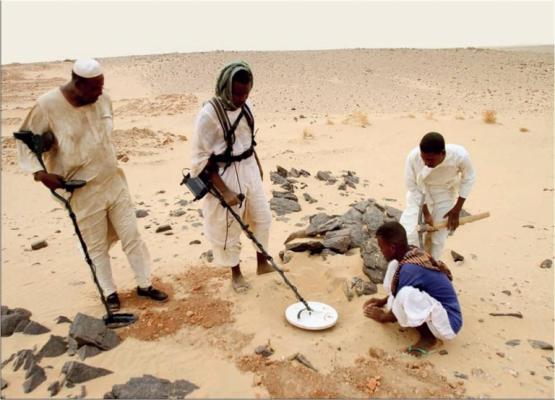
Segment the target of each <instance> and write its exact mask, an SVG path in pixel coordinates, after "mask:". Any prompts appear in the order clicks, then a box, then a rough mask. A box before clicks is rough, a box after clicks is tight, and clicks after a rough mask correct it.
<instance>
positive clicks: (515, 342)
mask: <svg viewBox="0 0 555 400" xmlns="http://www.w3.org/2000/svg"><path fill="white" fill-rule="evenodd" d="M505 344H506V345H507V346H512V347H515V346H519V345H520V339H512V340H508V341H506V342H505Z"/></svg>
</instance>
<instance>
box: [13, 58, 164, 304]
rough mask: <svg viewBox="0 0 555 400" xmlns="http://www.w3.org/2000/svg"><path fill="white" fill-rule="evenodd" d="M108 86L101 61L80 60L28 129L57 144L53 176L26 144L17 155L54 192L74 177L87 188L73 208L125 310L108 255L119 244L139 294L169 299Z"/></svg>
mask: <svg viewBox="0 0 555 400" xmlns="http://www.w3.org/2000/svg"><path fill="white" fill-rule="evenodd" d="M103 86H104V75H103V73H102V68H101V66H100V64H99V63H98V61H96V60H94V59H80V60H77V61H76V62H75V63H74V65H73V70H72V76H71V81H69V82H68V83H66V84H65V85H63V86H61V87H59V88H56V89H53V90H51V91H49V92H47V93H46V94H44V95H42V96H41V97H39V99H38V100H37V102H36V104H35V105H34V106H33V108H32V109H31V111H30V112H29V114H28V115H27V118H26V119H25V121H24V122H23V125H22V126H21V129H20V130H22V131H31V132H33V133H35V134H39V135H43V137H46V138H49V139H50V142H51V143H50V144H49V149H48V151H46V152H45V153H44V154H43V158H44V162H45V164H46V167H47V170H48V172H46V171H44V170H43V168H42V166H41V164H40V163H39V161H38V159H37V157H36V155H35V154H34V153H33V152H31V150H30V149H29V148H28V147H27V146H25V145H24V144H23V143H21V142H20V141H17V150H18V159H19V164H20V166H21V168H22V169H23V170H24V171H26V172H30V173H32V174H33V175H34V178H35V181H40V182H42V183H43V184H44V185H45V186H46V187H48V188H49V189H52V190H56V189H60V188H63V187H64V182H65V181H68V180H72V179H80V180H85V181H86V182H87V184H86V185H85V186H84V187H82V188H80V189H77V190H76V191H75V192H74V194H73V196H72V198H71V206H72V209H73V211H74V212H75V214H76V217H77V223H78V225H79V228H80V230H81V233H82V235H83V239H84V241H85V243H86V245H87V248H88V251H89V254H90V257H91V259H92V261H93V264H94V266H95V268H96V275H97V278H98V281H99V284H100V287H101V288H102V290H103V293H104V295H105V296H106V300H107V303H108V307H109V308H110V309H111V311H117V310H118V309H119V308H120V301H119V298H118V294H117V292H116V286H115V284H114V281H113V278H112V270H111V266H110V256H109V254H108V250H109V248H110V247H111V245H112V244H114V243H115V242H116V241H117V239H120V240H121V243H122V248H123V251H124V252H125V254H126V256H127V259H128V261H129V263H130V264H131V267H132V269H133V272H134V273H135V278H136V281H137V294H138V295H139V296H144V297H147V298H150V299H152V300H156V301H165V300H167V297H168V296H167V295H166V294H165V293H163V292H162V291H160V290H158V289H155V288H153V287H152V284H151V279H150V270H151V264H152V263H151V259H150V255H149V252H148V249H147V247H146V245H145V243H144V241H143V240H142V238H141V236H140V234H139V230H138V228H137V220H136V217H135V212H134V206H133V203H132V201H131V196H130V194H129V189H128V187H127V181H126V179H125V175H124V173H123V171H122V170H121V169H120V168H119V167H118V165H117V159H116V151H115V149H114V146H113V144H112V141H111V135H112V117H113V112H112V102H111V100H110V98H109V97H108V96H107V95H106V94H103Z"/></svg>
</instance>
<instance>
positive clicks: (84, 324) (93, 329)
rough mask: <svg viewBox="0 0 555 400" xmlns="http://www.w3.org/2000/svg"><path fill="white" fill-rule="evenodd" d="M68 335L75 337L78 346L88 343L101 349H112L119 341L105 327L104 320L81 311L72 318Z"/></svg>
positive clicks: (116, 336)
mask: <svg viewBox="0 0 555 400" xmlns="http://www.w3.org/2000/svg"><path fill="white" fill-rule="evenodd" d="M69 336H70V337H71V338H73V339H75V340H76V341H77V344H78V345H79V346H82V345H85V344H90V345H93V346H96V347H98V348H99V349H101V350H110V349H113V348H114V347H116V346H117V345H118V344H119V343H120V338H119V336H118V335H117V334H116V333H115V332H114V331H112V330H111V329H108V328H106V325H104V321H102V320H101V319H98V318H93V317H90V316H88V315H85V314H81V313H78V314H77V315H76V316H75V318H74V319H73V323H72V324H71V327H70V329H69Z"/></svg>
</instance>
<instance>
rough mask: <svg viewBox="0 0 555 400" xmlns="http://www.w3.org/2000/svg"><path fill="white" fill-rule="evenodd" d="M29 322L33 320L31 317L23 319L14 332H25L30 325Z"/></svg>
mask: <svg viewBox="0 0 555 400" xmlns="http://www.w3.org/2000/svg"><path fill="white" fill-rule="evenodd" d="M29 323H31V320H30V319H29V318H25V319H22V320H21V321H19V323H18V324H17V326H16V327H15V329H14V331H13V332H14V333H16V332H23V331H24V330H25V328H26V327H27V325H29Z"/></svg>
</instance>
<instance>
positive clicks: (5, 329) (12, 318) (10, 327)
mask: <svg viewBox="0 0 555 400" xmlns="http://www.w3.org/2000/svg"><path fill="white" fill-rule="evenodd" d="M28 319H29V318H28V317H27V316H25V315H23V314H19V313H15V312H13V311H12V312H11V313H10V314H5V315H2V316H0V323H1V327H0V330H1V334H2V337H5V336H11V335H13V333H14V332H15V328H17V325H18V324H19V323H20V322H21V321H25V320H28Z"/></svg>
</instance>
